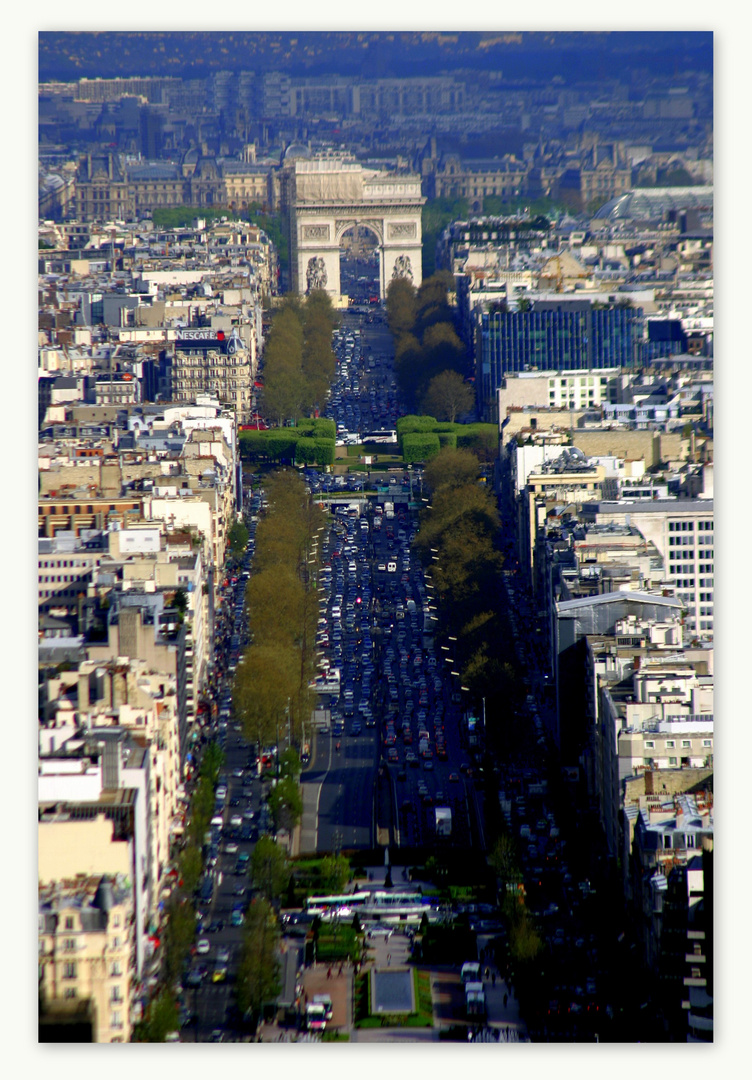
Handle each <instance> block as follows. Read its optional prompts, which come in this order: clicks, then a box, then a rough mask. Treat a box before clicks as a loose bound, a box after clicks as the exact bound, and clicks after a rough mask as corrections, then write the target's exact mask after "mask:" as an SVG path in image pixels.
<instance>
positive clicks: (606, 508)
mask: <svg viewBox="0 0 752 1080" xmlns="http://www.w3.org/2000/svg"><path fill="white" fill-rule="evenodd" d="M589 509H590V512H592V513H593V514H594V515H595V518H594V519H595V520H596V521H598V522H602V523H604V524H606V523H609V522H620V523H624V522H625V521H627V520H628V521H630V522H631V523H632V524H634V525H635V526H636V527H637V528H638V529H639V530H640V532H641V533H642V535H643V536H644V537H645V539H646V540H650V541H652V542H653V543H654V544H655V546H656V548H657V549H658V551H659V552H660V554H661V556H662V557H663V560H664V562H665V565H666V570H667V580H668V581H670V582H671V584H672V585H673V586H674V588H675V590H676V595H677V596H679V597H680V598H681V600H682V602H683V603H684V605H685V608H686V612H687V614H686V620H685V626H686V630H687V633H688V634H689V635H691V636H692V637H695V638H699V639H708V638H712V637H713V627H714V595H715V593H714V566H715V563H714V556H713V553H714V546H713V537H714V528H713V525H714V517H713V500H712V499H709V498H697V499H682V498H679V499H674V500H665V501H664V500H661V499H656V500H653V501H650V502H646V501H642V500H634V501H632V500H630V499H628V498H626V499H621V500H620V501H619V502H601V503H600V504H596V505H593V506H592V507H590V508H589Z"/></svg>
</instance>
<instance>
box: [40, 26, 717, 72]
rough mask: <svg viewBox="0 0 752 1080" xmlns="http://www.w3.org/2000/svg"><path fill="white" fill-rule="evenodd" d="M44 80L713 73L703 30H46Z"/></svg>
mask: <svg viewBox="0 0 752 1080" xmlns="http://www.w3.org/2000/svg"><path fill="white" fill-rule="evenodd" d="M38 59H39V81H40V82H46V81H50V80H63V81H70V80H76V79H80V78H113V77H117V76H120V77H127V76H129V75H134V76H135V75H141V76H146V75H163V76H169V75H172V76H178V77H182V78H206V77H207V76H208V75H211V74H212V73H214V72H216V71H222V70H225V71H242V70H255V71H259V72H263V71H284V72H288V73H296V74H299V75H311V76H314V75H331V74H342V75H348V76H354V75H357V74H362V75H363V76H364V77H366V78H374V77H381V78H388V77H390V76H392V77H405V76H408V75H411V74H412V75H427V74H437V75H438V74H441V73H442V72H446V71H454V70H473V69H475V70H479V71H480V70H483V71H492V70H500V71H501V72H502V76H503V78H504V79H505V80H509V81H512V82H516V81H520V82H524V83H527V84H531V83H536V82H541V83H550V82H551V81H552V80H553V79H557V80H562V81H563V82H564V83H565V84H566V83H569V82H579V83H587V82H614V81H620V82H625V81H632V80H635V79H636V80H641V79H646V80H648V81H650V80H652V79H654V78H656V77H658V78H660V77H661V76H663V77H672V76H677V77H681V76H685V75H691V74H693V73H694V74H711V73H712V65H713V35H712V33H709V32H705V31H673V30H672V31H665V32H664V31H660V32H659V31H644V32H643V31H639V32H637V31H606V32H601V31H597V32H595V31H594V32H590V31H580V32H576V31H552V32H547V31H545V32H544V31H522V32H514V31H510V32H504V31H487V32H480V31H463V32H456V33H454V32H453V33H447V32H431V31H422V32H417V31H404V30H396V31H394V32H391V31H387V30H380V31H350V32H348V31H315V32H310V31H303V32H296V31H280V32H272V31H225V30H218V31H209V30H205V31H132V30H127V31H101V32H98V31H44V32H40V34H39V49H38Z"/></svg>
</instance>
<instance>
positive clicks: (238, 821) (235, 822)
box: [230, 814, 243, 829]
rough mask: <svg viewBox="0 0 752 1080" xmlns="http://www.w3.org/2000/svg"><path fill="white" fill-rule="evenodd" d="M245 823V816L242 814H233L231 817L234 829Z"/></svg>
mask: <svg viewBox="0 0 752 1080" xmlns="http://www.w3.org/2000/svg"><path fill="white" fill-rule="evenodd" d="M242 824H243V818H242V817H241V816H240V814H233V815H232V817H231V818H230V825H231V826H232V828H233V829H239V828H240V827H241V826H242Z"/></svg>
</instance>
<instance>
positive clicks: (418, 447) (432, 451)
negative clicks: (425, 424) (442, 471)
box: [402, 432, 441, 465]
mask: <svg viewBox="0 0 752 1080" xmlns="http://www.w3.org/2000/svg"><path fill="white" fill-rule="evenodd" d="M440 449H441V446H440V445H439V436H438V435H434V434H432V433H431V432H428V433H426V434H419V433H417V432H416V433H414V434H407V435H405V436H404V438H403V439H402V457H403V458H404V461H405V464H406V465H407V464H414V463H415V462H416V461H428V460H429V458H434V457H436V455H437V454H438V452H439V450H440Z"/></svg>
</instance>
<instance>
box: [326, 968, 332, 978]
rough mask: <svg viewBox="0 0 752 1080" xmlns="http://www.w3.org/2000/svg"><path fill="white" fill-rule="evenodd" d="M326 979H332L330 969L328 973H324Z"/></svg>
mask: <svg viewBox="0 0 752 1080" xmlns="http://www.w3.org/2000/svg"><path fill="white" fill-rule="evenodd" d="M326 977H327V979H331V977H332V969H331V968H329V969H328V971H327V973H326Z"/></svg>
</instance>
